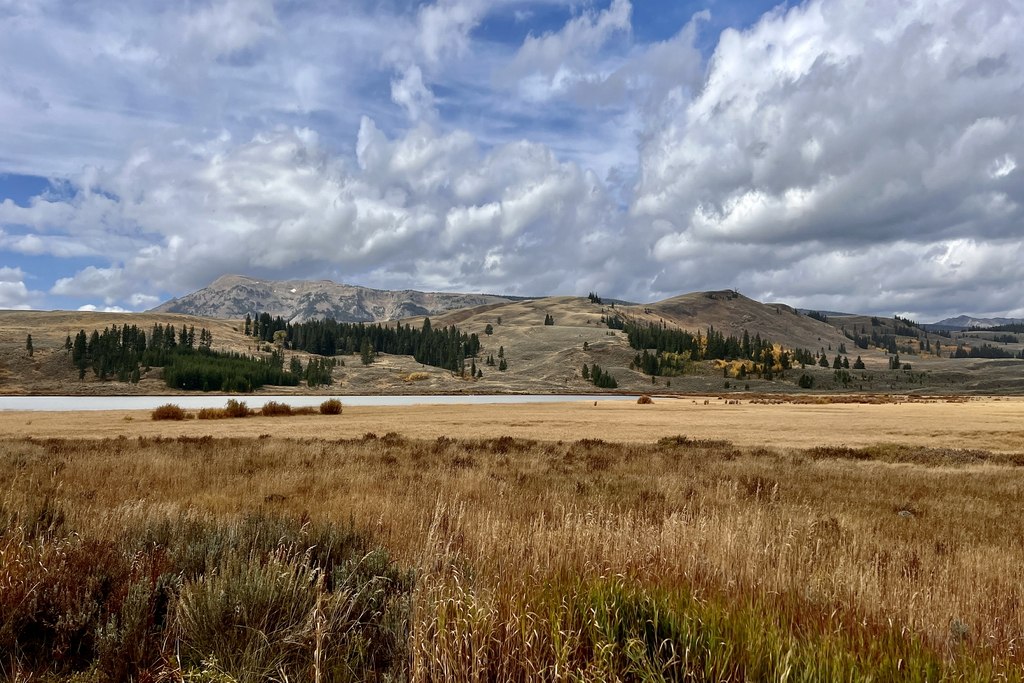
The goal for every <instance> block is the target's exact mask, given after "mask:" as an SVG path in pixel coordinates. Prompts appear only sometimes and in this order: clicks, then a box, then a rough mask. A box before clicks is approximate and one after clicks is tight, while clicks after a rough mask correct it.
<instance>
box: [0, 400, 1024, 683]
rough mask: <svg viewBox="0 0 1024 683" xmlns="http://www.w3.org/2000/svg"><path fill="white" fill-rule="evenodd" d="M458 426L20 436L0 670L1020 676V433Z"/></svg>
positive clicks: (14, 447) (401, 675) (5, 508)
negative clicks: (973, 437)
mask: <svg viewBox="0 0 1024 683" xmlns="http://www.w3.org/2000/svg"><path fill="white" fill-rule="evenodd" d="M348 412H349V411H348V409H346V415H347V414H348ZM345 419H346V418H343V417H328V416H309V417H298V418H286V419H284V420H282V419H281V418H266V419H264V418H259V417H251V418H248V419H246V420H240V421H237V422H238V423H242V424H248V423H253V424H260V423H261V421H262V424H263V425H264V426H266V425H268V424H282V425H284V424H308V425H312V424H313V422H315V421H318V420H319V421H320V422H319V424H321V425H326V424H328V422H327V421H330V420H338V421H344V420H345ZM275 420H276V422H275ZM199 422H203V421H197V420H193V421H190V423H185V424H192V425H195V424H198V423H199ZM207 422H208V421H207ZM234 422H236V421H234V420H221V421H214V423H234ZM210 424H213V423H210ZM332 424H333V423H332ZM267 431H268V432H269V431H270V429H269V428H268V429H267ZM327 431H329V430H328V429H326V428H322V429H320V430H318V431H313V430H312V429H311V430H310V433H319V434H323V433H325V432H327ZM821 435H822V433H821V432H819V436H821ZM462 436H463V437H464V438H457V439H453V438H449V437H446V436H440V437H438V438H431V439H415V438H409V437H407V436H403V435H401V434H397V433H380V434H372V433H368V434H363V435H360V436H357V437H352V438H324V437H322V436H321V437H318V438H286V437H281V436H269V435H264V436H262V437H261V436H255V437H229V436H222V437H216V438H215V437H213V436H210V435H205V436H185V435H179V436H176V437H167V436H138V437H133V438H128V437H127V436H123V435H122V436H121V437H118V438H107V439H104V438H92V439H78V440H76V439H44V438H17V437H15V438H10V437H9V438H7V439H6V440H4V441H3V444H2V446H0V677H3V678H5V679H7V680H67V679H70V678H73V679H74V680H80V681H107V680H129V679H131V680H188V681H262V680H279V681H285V680H287V681H305V680H309V681H350V680H351V681H355V680H377V681H406V680H408V681H491V680H500V681H533V680H552V681H555V680H558V681H614V680H621V681H663V680H669V681H709V680H724V681H744V680H790V681H800V680H804V681H812V680H814V681H817V680H894V679H899V680H910V681H915V680H918V681H926V680H927V681H939V680H957V681H961V680H964V681H988V680H1021V678H1022V674H1021V672H1022V667H1024V654H1022V653H1021V650H1020V638H1021V635H1022V633H1024V612H1022V610H1021V599H1022V594H1021V593H1022V590H1024V581H1022V579H1024V543H1022V540H1021V539H1024V520H1022V519H1021V517H1020V515H1019V514H1018V513H1019V510H1020V509H1021V504H1022V502H1024V500H1022V499H1024V469H1022V467H1021V466H1022V465H1024V454H1021V453H1015V452H1013V451H1011V450H1009V449H1004V450H1002V451H989V450H977V449H975V450H967V449H961V448H950V447H939V446H931V447H929V446H910V445H904V446H901V445H892V444H874V445H866V446H863V447H850V446H830V447H811V448H803V447H799V446H793V445H784V446H774V447H764V446H752V445H748V446H740V445H735V444H733V443H730V442H728V441H724V440H717V439H706V438H688V437H685V436H668V437H662V438H659V439H657V440H648V441H646V442H643V441H632V442H625V443H612V442H609V441H603V440H601V439H600V438H589V439H574V440H562V441H558V440H545V441H541V440H537V441H535V440H529V439H524V438H513V437H507V436H505V437H489V438H483V437H474V436H473V435H471V434H468V433H463V434H462Z"/></svg>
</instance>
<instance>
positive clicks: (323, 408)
mask: <svg viewBox="0 0 1024 683" xmlns="http://www.w3.org/2000/svg"><path fill="white" fill-rule="evenodd" d="M320 414H321V415H341V401H339V400H338V399H336V398H329V399H327V400H326V401H324V402H323V403H321V404H320Z"/></svg>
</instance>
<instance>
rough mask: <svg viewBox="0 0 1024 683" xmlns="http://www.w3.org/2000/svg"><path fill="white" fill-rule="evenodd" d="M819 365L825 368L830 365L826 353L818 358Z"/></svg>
mask: <svg viewBox="0 0 1024 683" xmlns="http://www.w3.org/2000/svg"><path fill="white" fill-rule="evenodd" d="M818 365H820V366H821V367H823V368H827V367H828V358H826V357H825V354H821V358H819V359H818Z"/></svg>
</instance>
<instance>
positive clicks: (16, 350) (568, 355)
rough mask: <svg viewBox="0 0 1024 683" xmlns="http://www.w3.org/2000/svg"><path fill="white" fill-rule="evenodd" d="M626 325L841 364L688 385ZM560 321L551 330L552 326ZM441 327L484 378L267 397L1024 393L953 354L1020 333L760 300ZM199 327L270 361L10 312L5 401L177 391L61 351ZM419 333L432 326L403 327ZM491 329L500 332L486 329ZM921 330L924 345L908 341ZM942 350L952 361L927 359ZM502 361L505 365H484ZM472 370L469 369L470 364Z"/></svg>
mask: <svg viewBox="0 0 1024 683" xmlns="http://www.w3.org/2000/svg"><path fill="white" fill-rule="evenodd" d="M610 316H625V317H628V318H629V319H631V320H635V321H638V322H641V323H651V324H655V325H659V326H662V325H664V326H665V327H667V328H678V329H682V330H687V331H690V332H692V333H696V332H701V333H704V331H705V330H706V329H707V328H708V327H709V326H713V327H714V328H715V329H716V330H718V331H720V332H723V333H724V334H726V335H736V336H742V334H743V332H744V331H747V332H748V333H749V334H750V335H751V336H753V335H755V334H760V335H761V336H762V338H765V339H770V340H771V341H772V342H774V343H776V344H781V345H783V346H784V347H785V348H788V349H793V348H803V349H807V350H809V351H811V352H820V353H822V354H824V355H826V357H827V358H828V359H829V367H828V368H821V367H818V366H814V367H807V368H806V369H800V368H794V369H793V370H792V371H790V372H788V373H786V376H785V377H778V376H776V377H775V378H774V379H773V380H772V381H768V380H764V379H759V378H757V377H754V376H749V377H744V378H743V379H742V381H741V382H740V381H736V378H735V368H733V372H732V375H730V377H723V371H722V369H721V367H720V366H719V364H717V363H715V362H711V361H708V362H702V363H698V364H694V365H693V366H692V367H690V368H689V369H688V370H687V372H686V374H685V376H677V377H672V378H667V377H658V378H656V379H655V380H654V382H652V380H651V378H650V377H649V376H646V375H644V374H642V373H641V372H639V371H637V370H634V369H630V364H631V362H632V361H633V359H634V356H635V355H636V353H637V352H636V350H634V349H632V348H630V346H629V344H628V341H627V338H626V335H625V334H624V333H623V332H622V331H620V330H611V329H608V327H607V325H605V324H604V323H603V322H602V318H607V317H610ZM546 317H550V318H551V319H552V320H553V321H554V324H553V325H545V324H544V321H545V318H546ZM431 320H432V323H433V326H434V327H435V328H439V327H443V326H446V325H456V326H457V327H459V328H460V329H461V330H463V331H465V332H467V333H476V334H478V335H479V337H480V340H481V344H482V348H481V352H480V355H479V357H478V358H476V359H475V362H476V365H477V367H478V368H479V369H480V370H481V371H482V372H483V377H482V378H479V379H476V378H468V377H457V376H454V375H452V373H450V372H448V371H445V370H442V369H439V368H434V367H430V366H425V365H421V364H420V363H417V362H416V361H415V360H414V359H413V358H411V357H409V356H389V355H385V354H381V355H379V356H378V357H377V358H376V360H375V362H374V363H373V364H372V365H369V366H365V367H364V366H363V365H362V364H361V363H360V361H359V357H358V356H349V357H344V358H340V359H339V360H342V361H344V363H345V364H344V366H341V365H339V367H337V368H336V369H335V370H334V380H335V384H334V385H333V386H330V387H321V388H319V389H316V390H310V389H308V388H307V387H304V386H302V387H297V388H289V389H279V388H276V387H266V388H265V389H264V390H263V393H350V394H358V393H370V394H373V393H410V394H412V393H463V392H469V393H502V392H516V393H587V392H592V391H595V390H596V388H595V387H594V385H593V384H592V383H590V382H589V381H587V380H585V379H584V378H583V376H582V371H581V370H582V367H583V365H584V364H587V365H588V366H591V367H592V366H593V365H594V364H595V363H596V364H598V365H600V366H601V367H602V368H603V369H604V370H605V371H606V372H608V373H610V374H611V375H612V376H613V377H614V378H615V379H616V381H617V382H618V385H619V386H618V389H619V390H621V391H628V392H684V393H708V392H720V391H724V390H726V387H725V383H726V381H728V380H732V381H730V382H729V387H728V390H730V391H736V390H741V391H751V392H778V391H786V392H792V391H798V390H799V389H798V387H797V386H796V382H797V380H798V379H799V377H800V376H801V375H803V374H807V375H808V376H810V377H812V378H813V379H814V390H815V391H821V390H826V391H828V390H846V391H850V390H852V391H865V392H898V393H922V392H924V393H929V392H939V393H958V392H976V393H1024V361H1017V360H1009V359H973V358H972V359H950V358H948V355H949V353H950V352H951V351H953V350H955V348H956V347H957V345H958V344H966V345H968V347H970V346H971V345H979V344H984V343H988V344H994V345H999V346H1000V347H1001V348H1005V349H1007V350H1008V351H1010V352H1017V351H1019V350H1020V349H1021V348H1024V345H1022V344H1021V343H1020V339H1021V336H1024V335H1016V336H1015V337H1014V338H1015V339H1016V340H1017V341H1016V342H1015V343H1009V344H1008V343H1005V340H1004V341H996V340H995V338H994V335H993V334H992V333H953V335H952V336H951V337H940V336H938V335H937V334H933V333H928V332H925V331H924V330H919V329H917V328H909V327H908V326H907V325H906V324H905V323H904V322H902V321H898V320H895V319H893V318H872V317H870V316H834V317H831V318H829V319H828V322H822V321H819V320H816V319H814V318H811V317H809V316H806V315H802V314H799V313H798V312H796V311H794V310H793V309H792V308H790V307H788V306H785V305H782V304H761V303H759V302H757V301H754V300H752V299H749V298H747V297H744V296H742V295H740V294H737V293H735V292H731V291H720V292H698V293H692V294H686V295H682V296H678V297H673V298H671V299H666V300H664V301H660V302H655V303H650V304H643V305H621V304H619V305H614V306H613V305H612V304H610V303H607V302H606V303H604V304H598V303H595V302H592V301H590V300H588V299H587V298H585V297H547V298H541V299H533V300H521V301H513V302H508V303H491V304H487V305H482V306H478V307H473V308H464V309H459V310H455V311H450V312H448V313H445V314H442V315H437V316H433V317H432V318H431ZM157 322H159V323H162V324H172V325H175V326H180V325H183V324H184V325H191V326H194V327H195V328H196V329H197V330H198V329H200V328H201V327H206V328H208V329H210V330H211V331H212V333H213V338H214V344H213V348H214V349H215V350H224V351H236V352H240V353H256V354H259V353H265V351H263V349H265V348H267V347H266V346H265V345H264V346H260V345H259V344H257V343H256V342H255V341H254V340H253V339H251V338H248V337H246V336H245V335H244V334H243V331H244V330H243V321H241V320H228V319H221V318H197V317H193V316H185V315H177V314H169V313H124V314H118V313H89V312H59V311H58V312H35V311H4V312H0V391H2V392H3V393H7V394H17V393H51V394H62V393H71V394H95V393H123V394H131V393H173V392H169V391H168V389H167V387H166V386H165V385H164V383H163V381H162V379H161V376H160V372H159V370H154V371H151V372H150V373H148V374H144V375H143V378H142V381H141V382H140V383H139V384H138V385H127V384H121V383H116V382H105V383H101V382H99V381H97V380H95V379H94V378H92V377H91V376H87V377H86V379H85V381H79V380H78V377H77V373H76V372H75V371H74V369H73V368H72V367H71V364H70V362H69V360H68V358H67V355H66V353H65V351H64V349H63V344H64V340H65V338H66V336H67V335H69V334H70V335H72V336H74V334H75V333H76V332H77V331H78V330H80V329H84V330H86V332H90V331H91V330H93V329H100V330H102V329H103V328H104V327H106V326H109V325H113V324H116V325H123V324H126V323H127V324H135V325H138V326H140V327H141V328H142V329H143V330H146V331H148V330H149V329H150V328H151V327H152V325H153V324H154V323H157ZM401 322H402V323H403V324H405V323H408V324H410V325H412V326H414V327H418V326H421V325H422V322H423V318H422V317H416V318H408V319H405V320H403V321H401ZM488 325H489V326H490V329H491V334H486V330H487V328H488ZM910 332H913V333H914V334H916V335H918V336H910V334H908V333H910ZM873 333H874V334H875V335H882V336H884V335H891V336H893V338H894V339H895V341H896V343H897V344H898V347H899V349H900V355H901V362H902V363H909V364H910V369H909V370H906V371H904V370H902V369H901V370H899V371H895V372H893V371H891V370H890V369H889V362H890V354H889V353H887V351H886V350H885V349H884V348H880V347H878V346H876V345H875V344H874V343H871V344H869V346H868V348H866V349H862V348H858V347H857V346H856V344H855V342H854V340H853V339H852V337H856V336H858V335H864V336H870V335H872V334H873ZM28 334H32V337H33V342H34V347H35V353H34V355H33V357H31V358H30V357H29V356H28V353H27V352H26V350H25V338H26V336H27V335H28ZM923 343H927V344H929V345H930V346H931V348H933V349H934V348H935V345H936V344H939V345H940V347H939V348H941V349H942V355H941V356H937V355H935V354H934V353H933V352H931V351H927V352H926V351H924V350H921V349H920V348H919V347H920V345H921V344H923ZM584 347H585V348H584ZM842 348H845V350H846V355H847V356H848V357H849V359H850V361H851V363H852V362H853V361H854V360H855V359H856V357H857V356H858V355H859V356H861V358H862V360H863V362H864V364H865V370H863V371H860V372H857V373H851V375H850V377H849V381H847V382H845V383H840V382H839V381H838V380H837V378H836V376H835V373H834V371H833V369H832V367H831V361H832V360H833V359H834V356H835V355H836V354H837V353H838V352H839V351H840V349H842ZM499 350H503V351H504V355H505V360H506V363H507V369H506V370H505V371H504V372H502V371H500V370H499V369H498V367H497V361H498V355H499ZM285 355H286V360H289V361H290V359H291V357H292V356H295V357H297V358H298V359H299V360H300V361H301V362H302V363H303V364H304V365H305V364H306V363H308V361H309V358H310V356H309V354H306V353H303V352H292V351H286V352H285ZM489 356H493V357H494V358H495V360H496V365H495V366H493V367H492V366H489V365H486V359H487V358H488V357H489ZM472 362H473V360H472V359H470V360H468V361H467V367H469V366H470V364H471V363H472Z"/></svg>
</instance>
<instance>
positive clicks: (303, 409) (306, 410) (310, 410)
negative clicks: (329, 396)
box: [292, 406, 320, 415]
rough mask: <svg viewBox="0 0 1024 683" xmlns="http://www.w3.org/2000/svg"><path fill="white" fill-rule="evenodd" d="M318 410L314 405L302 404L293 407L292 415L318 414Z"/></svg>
mask: <svg viewBox="0 0 1024 683" xmlns="http://www.w3.org/2000/svg"><path fill="white" fill-rule="evenodd" d="M318 412H320V411H318V410H317V409H316V408H314V407H313V406H300V407H298V408H292V415H316V414H317V413H318Z"/></svg>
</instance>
